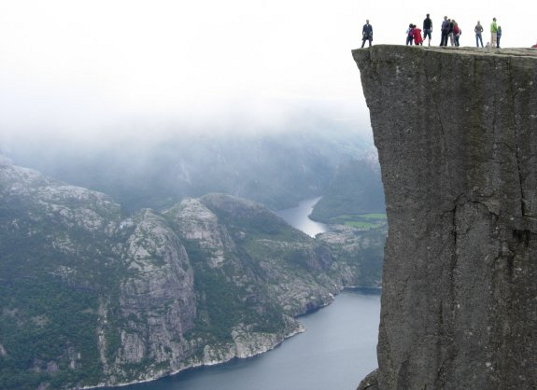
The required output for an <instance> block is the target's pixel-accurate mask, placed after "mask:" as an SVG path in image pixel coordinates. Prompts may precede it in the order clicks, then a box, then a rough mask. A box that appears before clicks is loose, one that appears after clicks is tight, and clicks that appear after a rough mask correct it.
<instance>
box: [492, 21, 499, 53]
mask: <svg viewBox="0 0 537 390" xmlns="http://www.w3.org/2000/svg"><path fill="white" fill-rule="evenodd" d="M497 39H498V25H497V24H496V18H492V23H491V24H490V47H496V46H497V45H498V44H497V43H496V42H497Z"/></svg>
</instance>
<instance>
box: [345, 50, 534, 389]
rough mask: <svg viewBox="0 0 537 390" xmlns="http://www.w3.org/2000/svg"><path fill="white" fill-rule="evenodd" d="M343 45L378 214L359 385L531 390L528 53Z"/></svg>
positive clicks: (531, 136) (531, 140)
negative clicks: (370, 351)
mask: <svg viewBox="0 0 537 390" xmlns="http://www.w3.org/2000/svg"><path fill="white" fill-rule="evenodd" d="M353 56H354V59H355V61H356V63H357V64H358V67H359V69H360V72H361V80H362V85H363V90H364V95H365V97H366V101H367V105H368V107H369V109H370V113H371V123H372V126H373V131H374V137H375V144H376V146H377V148H378V150H379V160H380V164H381V170H382V180H383V183H384V189H385V195H386V208H387V214H388V225H389V229H388V238H387V242H386V256H385V263H384V273H383V293H382V309H381V325H380V335H379V344H378V359H379V369H378V372H377V373H375V374H373V375H372V376H370V377H368V378H367V380H366V381H364V383H363V384H362V385H361V387H360V388H368V389H381V390H388V389H502V390H505V389H534V388H537V370H536V369H535V367H537V299H536V297H537V283H536V280H537V225H536V221H537V220H536V217H537V186H536V183H537V168H536V167H537V166H536V164H535V156H536V150H537V89H536V88H535V86H536V85H537V51H535V50H531V49H529V50H524V49H501V50H496V49H494V50H475V49H469V48H465V49H463V48H432V47H431V48H429V47H405V46H383V45H379V46H375V47H373V48H372V49H366V50H354V51H353Z"/></svg>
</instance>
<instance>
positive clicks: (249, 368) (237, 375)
mask: <svg viewBox="0 0 537 390" xmlns="http://www.w3.org/2000/svg"><path fill="white" fill-rule="evenodd" d="M379 312H380V296H379V295H373V294H363V293H360V292H350V291H347V292H343V293H341V294H340V295H339V296H338V297H337V298H336V300H335V301H334V303H332V304H331V305H329V306H327V307H325V308H323V309H321V310H318V311H316V312H315V313H312V314H309V315H307V316H303V317H301V318H300V321H301V322H302V323H303V324H304V325H305V326H306V332H304V333H301V334H299V335H297V336H294V337H292V338H290V339H288V340H286V341H285V342H284V343H282V344H281V345H280V346H279V347H277V348H275V349H274V350H272V351H269V352H267V353H265V354H262V355H259V356H256V357H253V358H249V359H242V360H239V359H237V360H234V361H231V362H229V363H225V364H221V365H217V366H211V367H203V368H197V369H192V370H187V371H184V372H182V373H179V374H177V375H174V376H171V377H167V378H163V379H160V380H157V381H153V382H148V383H142V384H138V385H130V386H126V387H123V388H122V389H128V390H213V389H218V390H353V389H355V388H356V387H357V386H358V383H359V382H360V380H361V379H363V378H364V377H365V376H366V375H367V374H368V373H369V372H371V371H372V370H373V369H375V368H376V366H377V363H376V343H377V334H378V322H379Z"/></svg>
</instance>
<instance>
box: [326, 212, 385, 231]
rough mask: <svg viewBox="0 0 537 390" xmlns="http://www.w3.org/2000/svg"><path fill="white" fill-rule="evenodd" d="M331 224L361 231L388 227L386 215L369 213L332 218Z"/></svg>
mask: <svg viewBox="0 0 537 390" xmlns="http://www.w3.org/2000/svg"><path fill="white" fill-rule="evenodd" d="M330 221H331V223H333V224H339V225H345V226H351V227H355V228H357V229H361V230H370V229H377V228H379V227H382V226H384V225H386V223H387V220H386V214H384V213H367V214H356V215H348V214H346V215H339V216H335V217H333V218H331V220H330Z"/></svg>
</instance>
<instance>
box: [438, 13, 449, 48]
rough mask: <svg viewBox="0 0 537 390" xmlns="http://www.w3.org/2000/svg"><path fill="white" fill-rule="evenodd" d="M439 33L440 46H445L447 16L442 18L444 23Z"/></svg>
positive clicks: (447, 31) (447, 25)
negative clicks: (440, 35)
mask: <svg viewBox="0 0 537 390" xmlns="http://www.w3.org/2000/svg"><path fill="white" fill-rule="evenodd" d="M440 31H441V34H442V37H441V40H440V46H447V38H448V34H449V19H448V17H447V16H444V21H443V22H442V27H440Z"/></svg>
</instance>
